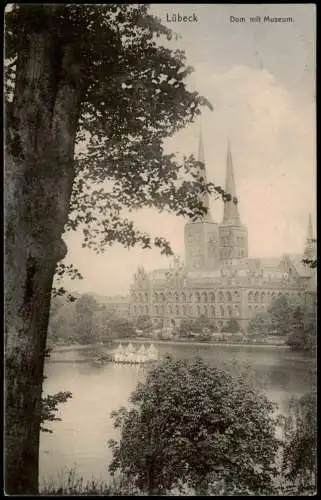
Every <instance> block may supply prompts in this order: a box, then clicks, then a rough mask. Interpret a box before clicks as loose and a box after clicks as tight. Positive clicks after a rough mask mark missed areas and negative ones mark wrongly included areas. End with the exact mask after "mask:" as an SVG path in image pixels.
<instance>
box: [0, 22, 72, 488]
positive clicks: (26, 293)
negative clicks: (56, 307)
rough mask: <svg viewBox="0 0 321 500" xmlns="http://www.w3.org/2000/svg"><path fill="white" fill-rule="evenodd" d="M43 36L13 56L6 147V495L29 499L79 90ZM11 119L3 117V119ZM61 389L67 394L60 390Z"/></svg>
mask: <svg viewBox="0 0 321 500" xmlns="http://www.w3.org/2000/svg"><path fill="white" fill-rule="evenodd" d="M56 44H57V41H55V40H54V38H53V35H52V34H51V33H50V30H48V29H45V28H44V29H43V31H40V32H39V30H38V32H35V33H32V34H30V35H29V37H28V43H26V45H25V47H24V49H23V50H22V51H21V52H20V53H19V54H18V60H17V73H16V75H17V76H16V85H15V92H14V98H13V102H12V103H11V104H10V105H9V106H10V110H6V111H7V115H8V116H9V115H10V117H11V118H10V119H8V121H7V124H6V127H7V131H8V136H9V139H8V141H7V144H6V147H5V185H6V189H5V492H6V493H7V494H9V495H11V494H37V493H38V471H39V464H38V462H39V436H40V409H41V394H42V382H43V371H44V359H45V349H46V337H47V329H48V321H49V310H50V299H51V289H52V283H53V277H54V273H55V268H56V264H57V262H58V261H59V260H61V259H62V258H63V257H64V256H65V254H66V251H67V249H66V245H65V243H64V242H63V240H62V239H61V236H62V234H63V231H64V226H65V223H66V221H67V216H68V207H69V200H70V196H71V191H72V184H73V180H74V167H73V154H74V142H75V135H76V128H77V122H78V113H79V107H80V94H81V93H80V89H79V88H78V86H77V84H76V83H75V79H73V78H72V75H71V70H70V68H72V65H70V58H71V57H72V51H71V48H70V47H64V49H63V50H61V51H60V56H59V60H57V50H56ZM9 111H10V112H9ZM66 389H68V388H66Z"/></svg>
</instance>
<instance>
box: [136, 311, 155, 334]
mask: <svg viewBox="0 0 321 500" xmlns="http://www.w3.org/2000/svg"><path fill="white" fill-rule="evenodd" d="M136 328H137V329H138V330H142V331H143V332H144V333H146V334H148V333H151V332H152V330H153V322H152V320H151V318H150V316H148V315H141V316H138V318H137V319H136Z"/></svg>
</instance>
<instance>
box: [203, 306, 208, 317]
mask: <svg viewBox="0 0 321 500" xmlns="http://www.w3.org/2000/svg"><path fill="white" fill-rule="evenodd" d="M203 314H204V316H207V315H208V311H207V306H203Z"/></svg>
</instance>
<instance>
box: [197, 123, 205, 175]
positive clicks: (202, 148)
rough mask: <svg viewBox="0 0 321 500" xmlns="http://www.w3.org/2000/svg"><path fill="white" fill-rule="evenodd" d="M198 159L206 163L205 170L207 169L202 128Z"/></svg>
mask: <svg viewBox="0 0 321 500" xmlns="http://www.w3.org/2000/svg"><path fill="white" fill-rule="evenodd" d="M197 160H198V161H199V162H201V163H202V164H203V165H204V170H205V155H204V143H203V134H202V129H200V136H199V141H198V157H197ZM205 173H206V172H205Z"/></svg>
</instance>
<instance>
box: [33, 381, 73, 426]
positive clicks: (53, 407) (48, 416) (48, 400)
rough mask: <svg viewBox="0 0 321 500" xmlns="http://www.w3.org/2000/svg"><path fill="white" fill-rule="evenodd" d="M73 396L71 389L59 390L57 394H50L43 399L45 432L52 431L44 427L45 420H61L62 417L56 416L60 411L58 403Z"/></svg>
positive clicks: (42, 411)
mask: <svg viewBox="0 0 321 500" xmlns="http://www.w3.org/2000/svg"><path fill="white" fill-rule="evenodd" d="M71 397H72V394H71V392H70V391H65V392H61V391H60V392H58V393H57V394H52V395H48V396H46V397H44V398H42V400H41V424H42V425H41V430H42V431H43V432H50V433H52V430H51V429H49V428H47V427H44V426H43V424H44V423H45V422H56V421H61V418H60V417H57V416H56V413H57V411H58V404H61V403H66V402H67V401H68V399H70V398H71Z"/></svg>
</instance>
